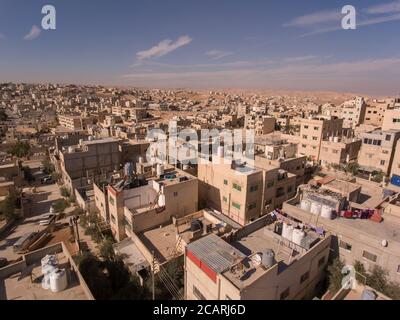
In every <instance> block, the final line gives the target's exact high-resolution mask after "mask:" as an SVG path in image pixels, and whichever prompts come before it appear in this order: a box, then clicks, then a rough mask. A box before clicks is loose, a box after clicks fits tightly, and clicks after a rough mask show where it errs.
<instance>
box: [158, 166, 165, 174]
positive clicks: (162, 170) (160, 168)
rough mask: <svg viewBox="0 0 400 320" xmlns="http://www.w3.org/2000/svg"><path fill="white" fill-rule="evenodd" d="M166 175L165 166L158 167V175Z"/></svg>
mask: <svg viewBox="0 0 400 320" xmlns="http://www.w3.org/2000/svg"><path fill="white" fill-rule="evenodd" d="M163 174H164V166H163V165H162V164H158V165H157V175H158V176H162V175H163Z"/></svg>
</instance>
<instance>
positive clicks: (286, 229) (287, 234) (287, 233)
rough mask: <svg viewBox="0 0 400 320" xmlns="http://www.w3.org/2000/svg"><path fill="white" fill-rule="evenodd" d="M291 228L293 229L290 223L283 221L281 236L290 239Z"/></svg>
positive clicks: (291, 235)
mask: <svg viewBox="0 0 400 320" xmlns="http://www.w3.org/2000/svg"><path fill="white" fill-rule="evenodd" d="M293 230H294V228H293V226H292V225H289V224H287V223H283V226H282V237H284V238H285V239H288V240H290V241H292V238H293Z"/></svg>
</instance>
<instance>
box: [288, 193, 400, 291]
mask: <svg viewBox="0 0 400 320" xmlns="http://www.w3.org/2000/svg"><path fill="white" fill-rule="evenodd" d="M314 191H315V190H314ZM315 192H318V191H315ZM332 195H334V193H332V192H329V194H328V193H326V192H325V193H323V194H322V195H321V194H317V196H318V197H319V199H325V200H324V204H325V205H326V204H327V203H330V202H331V200H332V199H331V196H332ZM309 199H312V200H311V202H310V201H309ZM309 199H306V198H305V194H304V193H302V192H301V193H300V194H299V196H298V197H296V198H294V199H291V200H289V201H287V202H285V203H284V205H283V212H284V213H285V214H287V215H288V216H290V217H293V218H295V219H298V220H300V221H307V222H308V223H309V224H311V225H314V226H316V227H318V228H321V229H323V230H325V232H328V233H330V234H331V235H332V237H333V241H332V252H334V253H336V254H337V255H338V256H339V257H340V259H341V260H342V261H344V262H345V263H346V264H349V265H353V264H354V262H355V261H356V260H358V261H360V262H362V263H363V264H364V266H365V268H366V270H367V271H371V270H372V268H373V267H374V266H375V265H378V266H380V267H382V268H384V269H385V270H386V271H387V272H388V275H389V279H390V280H391V281H395V282H398V283H399V282H400V240H399V237H398V230H400V229H399V228H400V198H399V195H398V194H397V195H394V196H393V197H392V198H390V199H386V200H385V199H382V200H381V202H382V207H384V208H385V209H383V210H381V212H382V213H383V219H384V220H383V222H381V223H379V222H375V221H372V220H368V219H345V218H334V216H332V215H331V214H329V211H327V210H325V209H324V208H323V209H322V210H321V211H315V208H317V205H318V202H315V200H318V198H317V197H313V198H309ZM327 200H329V202H327ZM307 201H308V202H307ZM318 201H321V200H318ZM309 206H311V208H314V209H311V210H310V209H308V208H309ZM351 206H354V207H356V208H357V207H360V205H359V204H354V203H351ZM343 208H344V209H346V208H347V207H346V206H343ZM320 209H321V208H320Z"/></svg>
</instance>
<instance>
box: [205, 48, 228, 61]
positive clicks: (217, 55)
mask: <svg viewBox="0 0 400 320" xmlns="http://www.w3.org/2000/svg"><path fill="white" fill-rule="evenodd" d="M205 55H206V56H208V57H209V58H211V59H212V60H219V59H222V58H225V57H228V56H231V55H233V52H229V51H223V50H210V51H207V52H206V53H205Z"/></svg>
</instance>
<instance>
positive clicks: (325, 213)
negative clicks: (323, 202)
mask: <svg viewBox="0 0 400 320" xmlns="http://www.w3.org/2000/svg"><path fill="white" fill-rule="evenodd" d="M321 217H322V218H325V219H329V220H332V208H331V207H329V206H322V207H321Z"/></svg>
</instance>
